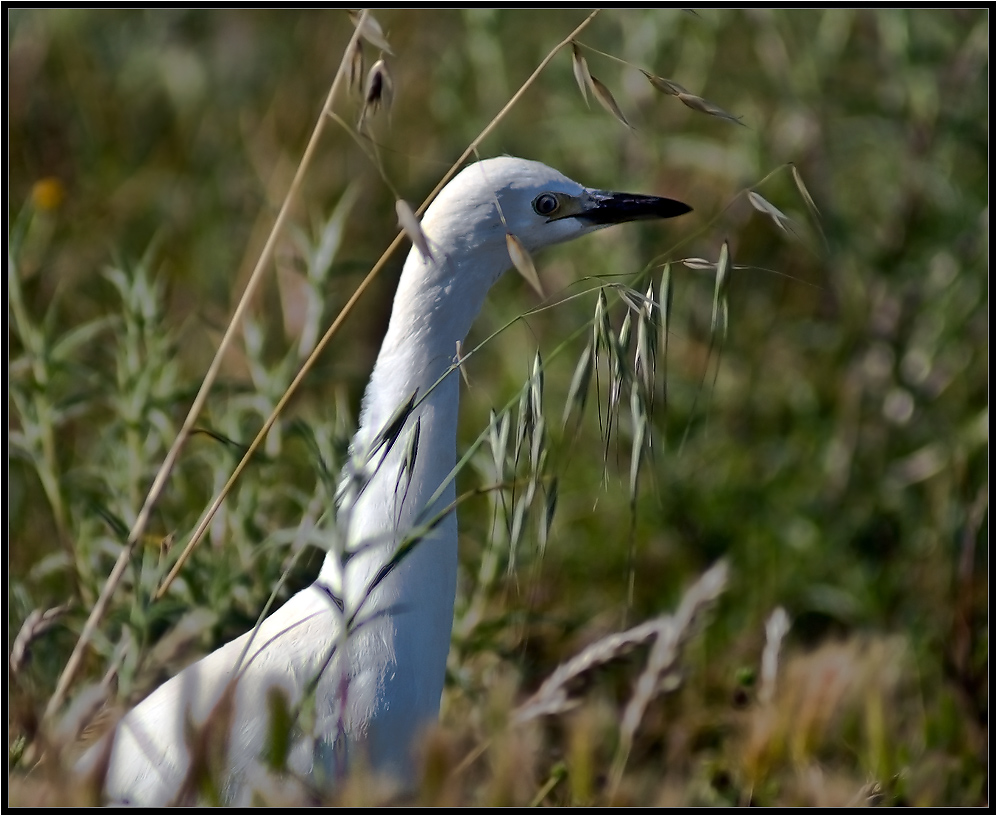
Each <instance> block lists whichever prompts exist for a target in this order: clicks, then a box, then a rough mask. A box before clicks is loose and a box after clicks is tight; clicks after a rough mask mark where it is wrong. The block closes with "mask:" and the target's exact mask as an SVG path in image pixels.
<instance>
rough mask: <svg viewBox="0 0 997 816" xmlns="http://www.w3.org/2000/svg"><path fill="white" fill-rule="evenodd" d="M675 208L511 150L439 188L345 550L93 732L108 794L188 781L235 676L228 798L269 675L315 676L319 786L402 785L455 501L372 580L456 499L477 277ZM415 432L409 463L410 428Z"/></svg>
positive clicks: (289, 687)
mask: <svg viewBox="0 0 997 816" xmlns="http://www.w3.org/2000/svg"><path fill="white" fill-rule="evenodd" d="M688 210H689V208H688V207H687V206H686V205H684V204H681V203H679V202H676V201H671V200H669V199H662V198H656V197H650V196H634V195H627V194H615V193H604V192H601V191H596V190H587V189H585V188H583V187H582V186H581V185H579V184H577V183H576V182H574V181H571V180H570V179H568V178H566V177H565V176H563V175H561V174H560V173H558V172H557V171H555V170H552V169H551V168H549V167H547V166H545V165H543V164H540V163H537V162H532V161H525V160H523V159H516V158H509V157H503V158H494V159H487V160H484V161H481V162H478V163H476V164H472V165H470V166H468V167H466V168H465V169H464V170H463V171H462V172H461V173H460V174H458V175H457V176H456V177H455V178H454V179H453V180H452V181H451V182H450V183H449V184H448V185H447V186H446V187H445V188H444V190H443V191H442V192H441V193H440V195H439V197H438V198H437V199H436V200H435V201H434V202H433V204H432V206H430V208H429V209H428V211H427V212H426V214H425V217H424V218H423V220H422V230H423V232H424V234H425V236H426V239H427V240H428V243H429V247H430V250H431V257H424V256H423V253H421V252H420V251H419V250H418V249H415V248H413V250H412V251H411V252H410V253H409V256H408V259H407V260H406V262H405V267H404V270H403V272H402V276H401V279H400V281H399V284H398V291H397V294H396V295H395V301H394V308H393V311H392V314H391V321H390V325H389V326H388V331H387V334H386V336H385V338H384V343H383V345H382V346H381V351H380V353H379V355H378V358H377V363H376V365H375V367H374V371H373V374H372V375H371V379H370V383H369V385H368V387H367V391H366V394H365V397H364V401H363V409H362V413H361V418H360V429H359V431H358V432H357V435H356V437H355V439H354V442H353V451H354V459H353V461H354V462H358V461H363V460H364V459H365V458H366V457H365V455H364V454H365V453H367V452H368V451H370V450H371V449H372V448H376V447H377V446H378V443H379V441H380V440H382V437H381V431H382V429H383V428H384V426H385V423H387V422H388V421H389V420H390V419H392V417H397V411H398V409H399V407H400V406H403V405H404V404H405V403H406V402H407V401H408V400H409V399H410V397H411V396H412V395H413V394H415V395H416V397H417V402H416V404H415V407H414V408H413V409H412V410H411V412H410V413H409V414H408V416H407V417H406V419H405V423H404V426H403V427H402V429H401V431H400V432H399V433H398V434H397V435H396V436H395V441H394V444H391V445H388V444H382V445H381V446H380V447H379V448H378V450H377V452H376V453H375V454H374V455H373V456H372V457H371V458H370V464H369V466H368V467H367V469H366V470H367V472H366V473H363V469H361V475H357V474H356V472H355V470H353V469H349V468H348V473H347V474H346V475H345V476H344V490H343V495H344V498H343V500H342V501H341V508H340V514H339V519H340V524H342V525H345V527H344V529H345V530H346V531H347V534H346V536H345V541H347V549H348V551H349V552H351V553H354V554H353V555H352V557H351V558H349V559H348V560H347V561H345V564H346V565H345V568H344V567H343V566H342V564H343V562H344V559H341V558H340V556H338V555H336V554H329V555H327V557H326V559H325V563H324V565H323V567H322V571H321V573H320V575H319V577H318V579H317V580H316V581H315V583H314V584H313V585H312V586H310V587H309V588H307V589H305V590H303V591H301V592H299V593H298V594H297V595H295V596H294V597H293V598H291V599H290V600H289V601H288V602H287V603H286V604H284V606H282V607H281V608H280V609H278V610H276V611H275V612H274V613H273V614H272V615H270V617H268V618H267V619H266V620H265V621H264V622H263V623H262V625H261V626H260V628H259V630H258V631H256V632H249V633H247V634H245V635H243V636H242V637H240V638H237V639H236V640H234V641H232V642H231V643H228V644H226V645H225V646H223V647H221V648H220V649H218V650H216V651H215V652H213V653H212V654H210V655H208V656H206V657H205V658H203V659H202V660H200V661H199V662H197V663H195V664H194V665H192V666H190V667H189V668H187V669H186V670H184V671H183V672H181V673H180V674H179V675H177V676H176V677H174V678H173V679H172V680H170V681H169V682H168V683H166V684H164V685H163V686H161V687H160V688H159V689H157V690H156V691H155V692H153V693H152V694H151V695H150V696H149V697H148V698H146V699H145V700H144V701H143V702H142V703H140V704H139V705H138V706H136V707H135V708H134V709H133V710H132V711H131V712H130V713H129V714H128V715H127V716H125V717H124V718H123V719H122V720H121V722H120V723H119V724H118V726H117V727H116V729H115V730H114V731H113V732H112V734H111V735H110V736H109V737H108V739H113V740H114V744H113V747H112V749H111V757H110V765H109V769H108V774H107V778H106V786H105V792H106V794H107V796H108V797H109V799H110V800H112V801H117V802H126V803H130V804H138V805H164V804H170V803H177V802H178V797H181V796H189V795H191V794H192V793H193V792H194V789H193V788H191V787H189V786H188V785H185V779H186V778H187V776H188V771H189V770H190V752H189V747H188V737H187V736H186V734H187V732H188V726H187V725H186V723H188V722H189V723H191V724H194V725H195V726H198V725H201V724H203V723H204V722H205V720H206V718H207V717H208V715H209V713H210V712H211V711H212V709H213V708H214V707H215V706H216V704H217V703H218V702H219V700H220V699H221V698H222V695H223V692H224V691H225V690H226V688H227V687H228V686H229V684H230V683H231V682H233V681H235V682H236V686H235V688H234V698H233V700H234V709H233V711H232V716H231V720H230V722H231V731H230V735H229V741H228V755H227V772H226V774H225V778H224V779H223V780H221V783H222V784H223V794H224V796H225V797H226V799H227V800H229V801H233V802H235V801H240V800H242V801H245V800H246V799H247V797H248V795H249V794H250V793H251V792H252V789H253V785H254V776H255V775H256V774H257V773H258V772H259V771H258V763H259V762H260V757H261V755H262V752H263V749H264V746H265V744H266V739H267V728H268V725H267V712H268V707H267V702H266V701H267V693H268V690H269V689H270V688H271V687H273V686H277V687H279V688H281V689H283V690H284V691H285V693H286V694H287V697H288V700H289V701H290V703H291V704H292V706H294V705H296V704H297V703H299V702H300V701H301V699H302V696H303V695H304V694H305V693H307V692H308V690H309V689H314V694H315V714H314V723H315V725H314V730H313V733H312V734H309V735H305V734H296V735H297V736H298V739H297V740H296V742H295V744H294V746H293V748H292V751H291V757H290V762H289V765H290V767H291V769H292V771H293V772H294V773H296V774H301V775H302V776H304V777H307V778H311V779H312V780H313V781H314V782H315V783H316V784H318V785H320V786H329V785H331V784H334V781H335V778H336V776H337V775H338V774H340V773H341V772H342V771H343V769H344V768H346V767H348V766H349V764H350V763H351V762H354V761H356V759H357V757H359V756H361V755H362V756H363V759H364V761H365V762H367V763H369V765H370V766H371V767H373V768H374V769H375V770H377V771H380V772H384V773H387V774H391V775H393V776H395V777H396V778H397V779H399V780H400V781H402V782H403V783H405V782H411V781H412V775H413V770H414V762H413V757H412V754H411V751H412V748H413V741H414V739H415V737H416V736H417V735H418V733H419V730H420V729H421V728H423V727H425V726H426V725H427V724H429V723H431V722H433V721H434V720H435V719H436V717H437V715H438V711H439V704H440V696H441V693H442V690H443V680H444V672H445V668H446V658H447V651H448V649H449V644H450V630H451V626H452V622H453V604H454V595H455V592H456V580H457V520H456V517H455V515H454V514H453V513H452V512H451V513H449V514H448V515H446V516H445V517H444V518H443V519H442V520H441V521H439V523H438V524H436V526H435V527H434V528H433V530H432V532H431V533H430V534H428V535H426V536H425V537H424V538H422V539H421V540H420V541H419V542H418V544H417V545H416V546H415V547H414V548H413V549H412V550H411V552H410V553H409V554H408V555H407V556H406V557H405V558H404V559H403V560H402V561H401V562H400V563H399V564H398V565H397V566H396V567H395V568H394V569H392V570H390V571H389V572H388V573H387V574H386V576H384V577H383V580H380V581H379V582H377V580H376V579H377V576H379V575H382V574H383V572H384V567H385V565H386V564H387V563H388V562H389V560H390V559H391V557H392V554H393V553H394V552H395V550H396V548H397V546H398V544H399V542H400V541H402V540H403V539H404V537H405V535H406V533H407V532H410V531H411V530H412V529H413V528H415V527H417V526H418V525H419V524H421V523H424V522H425V521H427V520H429V519H432V518H433V517H434V516H436V515H437V514H438V513H439V512H440V511H441V510H442V509H444V508H446V507H447V506H448V505H450V503H451V502H452V501H453V500H454V486H453V484H452V482H451V483H449V484H446V485H445V486H444V487H443V489H442V490H440V491H439V493H438V490H439V488H440V486H441V485H443V484H444V482H445V481H446V480H447V478H448V476H449V474H450V472H451V470H452V469H453V467H454V463H455V460H456V429H457V405H458V385H459V375H457V374H456V373H455V372H454V371H453V370H452V364H453V362H454V354H455V350H456V345H457V343H458V341H463V340H464V338H465V336H466V335H467V332H468V329H469V328H470V326H471V323H472V321H473V320H474V319H475V318H476V317H477V315H478V313H479V311H480V310H481V306H482V304H483V303H484V299H485V296H486V295H487V293H488V290H489V289H490V288H491V286H492V284H494V283H495V281H496V280H498V278H499V277H500V276H501V275H502V273H503V272H505V271H506V269H508V268H509V267H510V266H511V262H510V257H509V248H508V244H507V238H506V236H507V234H512V235H514V236H515V237H516V238H517V239H518V240H519V242H520V243H521V244H522V245H523V246H524V247H525V248H526V249H527V250H528V251H529V252H535V251H537V250H539V249H542V248H543V247H545V246H548V245H550V244H555V243H559V242H562V241H567V240H570V239H572V238H576V237H579V236H581V235H584V234H586V233H588V232H592V231H594V230H596V229H599V228H601V227H604V226H608V225H610V224H614V223H619V222H622V221H630V220H635V219H638V218H667V217H671V216H675V215H681V214H682V213H684V212H687V211H688ZM448 372H449V373H448ZM441 378H442V379H441ZM416 428H418V431H417V432H418V434H419V443H418V449H417V455H416V457H415V461H414V467H412V466H411V462H410V461H409V458H408V456H407V454H408V453H409V452H410V451H411V447H410V446H409V445H408V444H407V440H408V439H410V438H411V437H410V435H411V434H413V433H415V432H416V430H415V429H416ZM437 493H438V495H437ZM434 496H436V498H435V500H434ZM375 583H376V586H373V585H374V584H375ZM372 587H373V588H372ZM350 619H352V620H353V621H354V624H353V626H352V627H351V629H350V632H349V635H348V636H347V635H346V634H344V621H346V620H350ZM219 722H221V720H220V721H219ZM298 730H299V731H300V729H298ZM100 750H101V748H100V746H95V748H94V749H92V750H91V751H90V752H89V753H88V754H87V755H86V756H85V757H84V760H83V763H84V764H89V763H92V762H93V761H94V760H95V758H96V757H97V755H98V753H99V752H100Z"/></svg>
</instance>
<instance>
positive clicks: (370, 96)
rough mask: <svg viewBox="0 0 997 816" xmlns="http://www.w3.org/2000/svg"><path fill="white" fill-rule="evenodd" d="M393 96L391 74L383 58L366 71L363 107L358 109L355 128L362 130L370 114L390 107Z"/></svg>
mask: <svg viewBox="0 0 997 816" xmlns="http://www.w3.org/2000/svg"><path fill="white" fill-rule="evenodd" d="M393 97H394V83H393V82H392V81H391V74H390V73H389V72H388V66H387V64H386V63H385V61H384V60H383V59H380V60H378V61H377V62H375V63H374V64H373V65H372V66H371V67H370V71H369V72H368V73H367V83H366V85H364V94H363V108H361V110H360V119H359V121H358V122H357V130H363V128H364V125H365V124H366V123H367V121H368V120H369V119H370V117H371V116H373V115H374V114H376V113H377V112H378V111H380V110H381V109H382V108H383V109H384V110H387V109H388V108H390V107H391V100H392V98H393Z"/></svg>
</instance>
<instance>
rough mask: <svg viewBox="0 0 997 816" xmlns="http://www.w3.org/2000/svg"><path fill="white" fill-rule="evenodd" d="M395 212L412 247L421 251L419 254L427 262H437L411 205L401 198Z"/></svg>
mask: <svg viewBox="0 0 997 816" xmlns="http://www.w3.org/2000/svg"><path fill="white" fill-rule="evenodd" d="M395 212H396V213H397V214H398V226H399V227H401V228H402V229H403V230H404V231H405V234H406V235H407V236H408V239H409V240H410V241H411V242H412V245H413V246H414V247H415V248H416V249H418V250H419V254H420V255H422V257H423V258H424V259H425V260H427V261H435V258H433V251H432V250H431V249H430V248H429V241H428V240H427V239H426V233H424V232H423V231H422V224H420V223H419V219H418V218H416V217H415V212H414V211H413V209H412V207H410V206H409V203H408V202H407V201H405V200H403V199H401V198H399V199H397V200H396V201H395Z"/></svg>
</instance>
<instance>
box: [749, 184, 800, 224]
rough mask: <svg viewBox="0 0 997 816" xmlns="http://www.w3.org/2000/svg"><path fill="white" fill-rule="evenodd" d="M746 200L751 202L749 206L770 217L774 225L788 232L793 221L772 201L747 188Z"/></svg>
mask: <svg viewBox="0 0 997 816" xmlns="http://www.w3.org/2000/svg"><path fill="white" fill-rule="evenodd" d="M748 201H750V202H751V206H752V207H754V208H755V209H756V210H758V212H760V213H763V214H765V215H767V216H768V217H769V218H771V219H772V220H773V221H774V222H775V225H776V226H777V227H778V228H779V229H781V230H782V231H783V232H790V226H791V224H792V223H793V222H792V220H791V219H790V218H789V216H788V215H786V214H785V213H784V212H783V211H782V210H780V209H779V208H778V207H776V206H775V205H774V204H773V203H772V202H770V201H768V200H767V199H766V198H764V197H762V196H761V195H760V194H759V193H756V192H755V191H754V190H748Z"/></svg>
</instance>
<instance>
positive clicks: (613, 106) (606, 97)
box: [589, 74, 633, 130]
mask: <svg viewBox="0 0 997 816" xmlns="http://www.w3.org/2000/svg"><path fill="white" fill-rule="evenodd" d="M589 80H590V81H591V84H592V92H593V93H594V94H595V98H596V99H598V100H599V104H600V105H602V106H603V107H604V108H605V109H606V110H608V111H609V112H610V113H611V114H613V116H615V117H616V118H617V120H619V121H620V122H622V123H623V124H624V125H626V126H627V127H628V128H630V129H631V130H633V125H631V124H630V122H628V121H627V117H626V116H624V115H623V111H622V110H620V106H619V105H618V104H617V103H616V99H615V98H614V97H613V94H612V93H610V90H609V88H607V87H606V86H605V85H603V84H602V83H601V82H600V81H599V80H598V79H596V78H595V77H594V76H593V75H592V74H589Z"/></svg>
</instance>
